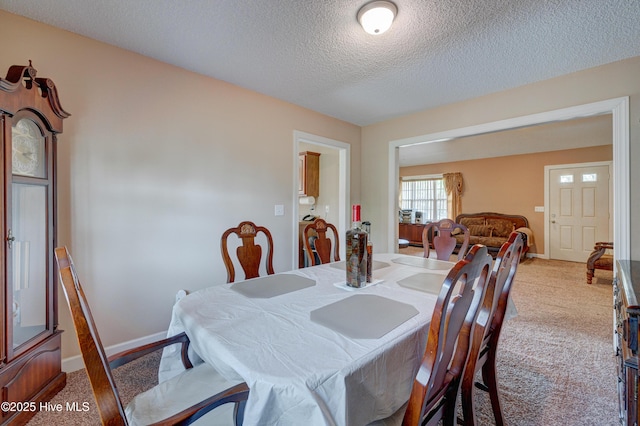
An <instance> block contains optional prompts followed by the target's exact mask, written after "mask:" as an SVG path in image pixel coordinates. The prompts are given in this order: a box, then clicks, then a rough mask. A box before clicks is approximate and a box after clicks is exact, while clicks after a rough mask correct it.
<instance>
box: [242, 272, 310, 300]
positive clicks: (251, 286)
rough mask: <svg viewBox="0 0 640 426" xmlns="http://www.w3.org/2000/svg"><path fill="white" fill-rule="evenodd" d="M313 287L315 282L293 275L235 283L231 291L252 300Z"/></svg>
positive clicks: (269, 276)
mask: <svg viewBox="0 0 640 426" xmlns="http://www.w3.org/2000/svg"><path fill="white" fill-rule="evenodd" d="M314 285H316V282H315V281H314V280H312V279H311V278H305V277H301V276H300V275H295V274H276V275H267V276H266V277H260V278H254V279H251V280H247V281H241V282H238V283H235V284H233V285H232V286H231V290H234V291H237V292H238V293H240V294H242V295H244V296H246V297H249V298H252V299H268V298H270V297H275V296H280V295H281V294H286V293H291V292H292V291H298V290H302V289H303V288H307V287H313V286H314Z"/></svg>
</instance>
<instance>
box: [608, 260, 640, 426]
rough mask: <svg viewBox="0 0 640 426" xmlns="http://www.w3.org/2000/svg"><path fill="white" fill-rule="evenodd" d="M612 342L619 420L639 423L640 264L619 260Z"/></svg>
mask: <svg viewBox="0 0 640 426" xmlns="http://www.w3.org/2000/svg"><path fill="white" fill-rule="evenodd" d="M614 283H615V284H614V291H613V294H614V307H615V329H614V340H615V345H616V358H617V370H618V402H619V406H620V419H621V422H622V424H623V425H625V426H635V425H637V424H638V412H640V399H639V398H638V392H639V387H640V378H639V377H638V335H639V334H640V328H639V326H638V324H639V320H640V303H639V300H640V290H639V288H640V287H639V286H640V261H637V260H618V261H617V262H616V277H615V279H614Z"/></svg>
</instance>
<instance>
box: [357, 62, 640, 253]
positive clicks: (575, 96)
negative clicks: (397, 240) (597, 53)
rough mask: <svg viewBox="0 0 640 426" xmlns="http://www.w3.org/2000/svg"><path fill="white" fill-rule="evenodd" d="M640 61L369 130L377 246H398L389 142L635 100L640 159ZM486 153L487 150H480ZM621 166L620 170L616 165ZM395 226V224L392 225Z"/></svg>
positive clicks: (637, 178) (639, 249)
mask: <svg viewBox="0 0 640 426" xmlns="http://www.w3.org/2000/svg"><path fill="white" fill-rule="evenodd" d="M638 75H640V57H635V58H631V59H627V60H624V61H618V62H614V63H611V64H607V65H603V66H599V67H595V68H591V69H588V70H584V71H580V72H576V73H572V74H567V75H565V76H561V77H557V78H553V79H550V80H545V81H540V82H537V83H533V84H529V85H526V86H521V87H518V88H514V89H510V90H505V91H502V92H498V93H494V94H490V95H487V96H482V97H478V98H474V99H470V100H467V101H464V102H458V103H454V104H450V105H446V106H443V107H439V108H433V109H429V110H425V111H421V112H417V113H415V114H411V115H406V116H403V117H399V118H396V119H392V120H387V121H384V122H381V123H377V124H373V125H370V126H366V127H363V129H362V161H363V164H366V167H363V168H362V175H361V182H362V186H361V194H362V204H363V209H365V210H368V211H370V212H371V213H372V215H374V218H373V221H374V223H379V224H381V225H382V226H378V227H374V228H373V231H372V233H373V239H374V244H377V245H378V246H380V247H390V246H392V245H391V244H390V242H389V241H388V231H387V229H386V224H389V223H390V220H391V218H389V217H388V215H389V213H388V200H389V197H390V194H389V183H388V182H389V174H390V173H392V171H390V170H389V142H391V141H396V140H402V139H407V138H411V137H417V136H420V135H427V134H433V133H438V132H444V131H447V130H452V129H458V128H462V127H467V126H473V125H479V124H484V123H490V122H495V121H499V120H505V119H509V118H515V117H521V116H525V115H529V114H535V113H540V112H546V111H552V110H556V109H560V108H566V107H571V106H577V105H583V104H588V103H591V102H596V101H602V100H607V99H613V98H618V97H623V96H628V97H629V114H630V120H629V123H630V124H629V150H630V158H629V161H631V162H632V163H633V162H634V159H635V162H637V161H638V158H640V79H639V78H638ZM479 149H481V147H479ZM614 167H615V165H614ZM630 170H631V172H630V173H631V176H630V202H629V205H630V210H631V211H630V218H631V229H630V233H631V238H630V240H631V258H632V259H633V260H640V191H638V186H637V184H636V182H640V169H638V168H637V167H631V168H630ZM392 222H393V220H392Z"/></svg>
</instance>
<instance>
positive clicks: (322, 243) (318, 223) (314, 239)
mask: <svg viewBox="0 0 640 426" xmlns="http://www.w3.org/2000/svg"><path fill="white" fill-rule="evenodd" d="M329 230H330V231H331V233H333V244H332V242H331V238H329V236H328V235H327V231H329ZM303 237H304V248H305V250H306V251H307V257H308V259H309V260H310V263H311V266H314V265H319V264H323V263H331V262H338V261H339V260H340V254H339V251H340V238H339V237H338V230H337V229H336V227H335V226H334V225H332V224H330V223H328V222H326V221H325V220H324V219H320V218H318V219H316V220H314V221H313V222H312V223H310V224H308V225H307V226H305V227H304V231H303ZM312 243H313V244H312ZM332 249H333V250H332ZM314 254H315V255H317V256H318V258H317V259H316V256H315V255H314ZM332 259H333V260H332Z"/></svg>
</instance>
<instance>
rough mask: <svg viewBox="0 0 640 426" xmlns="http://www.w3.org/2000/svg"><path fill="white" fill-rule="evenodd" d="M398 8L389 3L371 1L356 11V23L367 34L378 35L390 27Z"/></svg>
mask: <svg viewBox="0 0 640 426" xmlns="http://www.w3.org/2000/svg"><path fill="white" fill-rule="evenodd" d="M397 13H398V8H397V7H396V5H395V4H393V3H391V2H390V1H385V0H383V1H372V2H371V3H367V4H365V5H364V6H362V7H361V8H360V10H359V11H358V22H360V25H362V28H364V30H365V31H366V32H368V33H369V34H373V35H378V34H382V33H383V32H385V31H387V30H388V29H389V27H391V23H392V22H393V19H394V18H395V17H396V14H397Z"/></svg>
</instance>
